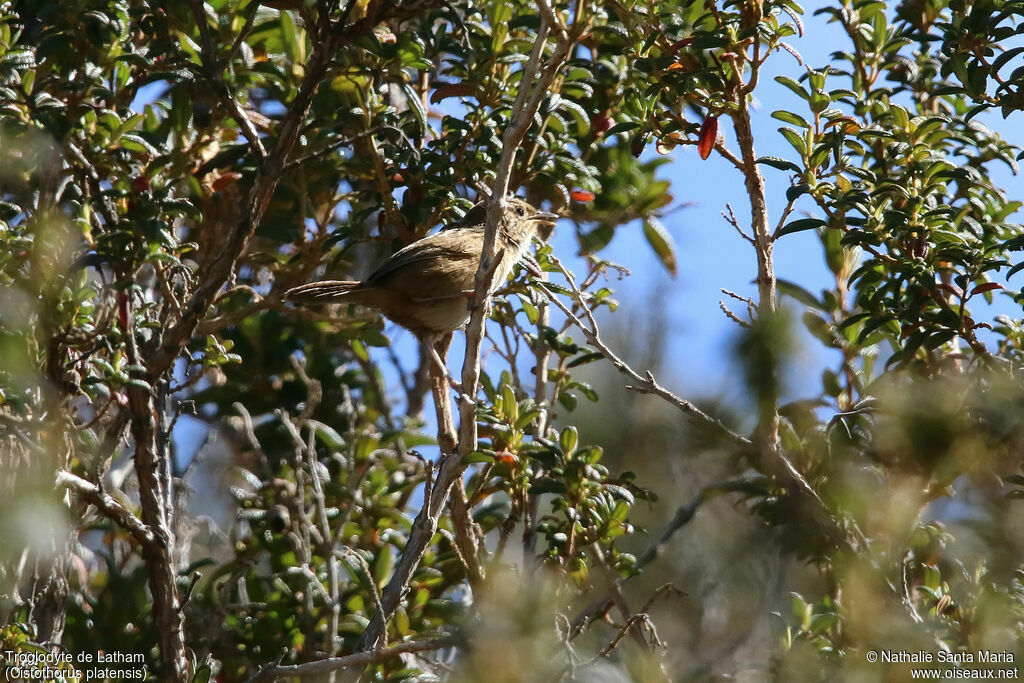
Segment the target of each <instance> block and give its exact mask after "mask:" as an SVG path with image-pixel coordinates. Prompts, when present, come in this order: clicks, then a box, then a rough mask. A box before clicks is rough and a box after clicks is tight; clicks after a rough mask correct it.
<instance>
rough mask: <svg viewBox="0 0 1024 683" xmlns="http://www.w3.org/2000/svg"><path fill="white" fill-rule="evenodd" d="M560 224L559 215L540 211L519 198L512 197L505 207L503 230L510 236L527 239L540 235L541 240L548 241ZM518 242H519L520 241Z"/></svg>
mask: <svg viewBox="0 0 1024 683" xmlns="http://www.w3.org/2000/svg"><path fill="white" fill-rule="evenodd" d="M557 222H558V214H554V213H551V212H550V211H538V210H537V209H535V208H533V206H532V205H531V204H530V203H529V202H527V201H525V200H522V199H519V198H518V197H512V198H510V199H509V200H508V202H507V203H506V205H505V216H504V219H503V220H502V224H503V228H504V230H506V231H507V232H508V233H510V236H512V237H515V238H519V237H526V238H527V239H529V238H531V237H533V236H534V235H538V236H539V237H540V238H541V239H543V240H547V239H548V238H549V237H551V231H552V230H553V229H554V227H555V223H557ZM516 241H519V240H518V239H517V240H516Z"/></svg>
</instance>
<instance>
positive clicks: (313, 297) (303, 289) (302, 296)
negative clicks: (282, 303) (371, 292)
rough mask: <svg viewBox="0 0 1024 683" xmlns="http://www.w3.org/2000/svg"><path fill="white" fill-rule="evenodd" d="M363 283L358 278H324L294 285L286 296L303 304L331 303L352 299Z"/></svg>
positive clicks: (289, 299)
mask: <svg viewBox="0 0 1024 683" xmlns="http://www.w3.org/2000/svg"><path fill="white" fill-rule="evenodd" d="M360 284H361V283H360V282H358V281H356V280H322V281H320V282H310V283H308V284H305V285H300V286H299V287H293V288H291V289H289V290H288V291H287V292H285V293H284V298H285V299H287V300H288V301H294V302H296V303H302V304H330V303H335V302H339V301H346V300H349V301H351V299H350V298H349V295H350V294H352V293H353V292H354V291H355V290H356V288H358V287H359V285H360Z"/></svg>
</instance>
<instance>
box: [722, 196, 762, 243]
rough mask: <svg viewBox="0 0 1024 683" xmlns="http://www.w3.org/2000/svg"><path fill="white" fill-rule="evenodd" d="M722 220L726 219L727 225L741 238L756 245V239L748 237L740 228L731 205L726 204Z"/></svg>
mask: <svg viewBox="0 0 1024 683" xmlns="http://www.w3.org/2000/svg"><path fill="white" fill-rule="evenodd" d="M722 218H724V219H725V222H726V223H728V224H729V225H731V226H732V227H733V228H735V229H736V232H738V233H739V234H740V237H742V238H743V239H744V240H746V241H747V242H750V244H751V245H753V244H754V238H753V237H751V236H750V235H748V234H747V233H746V232H745V231H744V230H743V228H741V227H740V222H739V221H738V220H736V212H735V211H733V210H732V205H731V204H729V203H726V205H725V211H723V212H722Z"/></svg>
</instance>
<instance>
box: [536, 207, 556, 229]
mask: <svg viewBox="0 0 1024 683" xmlns="http://www.w3.org/2000/svg"><path fill="white" fill-rule="evenodd" d="M531 220H534V221H537V222H538V223H540V224H541V225H543V226H544V227H547V228H553V227H555V223H557V222H558V214H557V213H551V212H550V211H538V212H537V213H535V214H533V218H531Z"/></svg>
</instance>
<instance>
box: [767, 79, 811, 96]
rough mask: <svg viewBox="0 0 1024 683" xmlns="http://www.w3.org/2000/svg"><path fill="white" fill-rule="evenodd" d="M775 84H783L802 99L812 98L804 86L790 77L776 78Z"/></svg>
mask: <svg viewBox="0 0 1024 683" xmlns="http://www.w3.org/2000/svg"><path fill="white" fill-rule="evenodd" d="M775 82H776V83H781V84H782V85H784V86H786V87H787V88H789V89H790V90H792V91H793V92H794V93H796V94H797V95H799V96H800V97H801V98H802V99H805V100H807V99H810V97H811V96H810V94H809V93H808V92H807V91H806V90H804V87H803V86H802V85H800V84H799V83H798V82H796V81H795V80H793V79H792V78H790V77H789V76H776V77H775Z"/></svg>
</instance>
